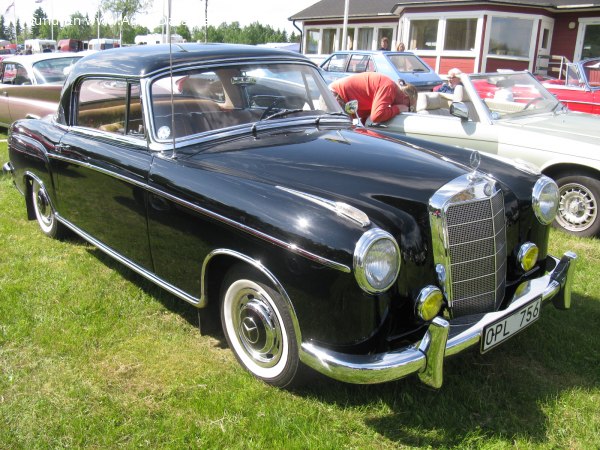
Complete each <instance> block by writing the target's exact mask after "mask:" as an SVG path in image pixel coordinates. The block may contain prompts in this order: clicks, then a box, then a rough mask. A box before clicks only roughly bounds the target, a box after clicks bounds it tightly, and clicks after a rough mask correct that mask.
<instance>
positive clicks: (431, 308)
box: [416, 286, 444, 322]
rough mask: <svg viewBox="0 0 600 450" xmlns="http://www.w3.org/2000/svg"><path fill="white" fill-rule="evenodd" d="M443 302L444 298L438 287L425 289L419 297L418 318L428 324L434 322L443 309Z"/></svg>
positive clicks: (417, 304) (417, 302) (417, 305)
mask: <svg viewBox="0 0 600 450" xmlns="http://www.w3.org/2000/svg"><path fill="white" fill-rule="evenodd" d="M443 302H444V296H443V295H442V291H440V290H439V289H438V288H437V287H435V286H427V287H424V288H423V289H422V290H421V292H419V295H418V296H417V301H416V309H417V316H419V317H420V318H421V319H423V320H425V321H427V322H428V321H430V320H433V318H434V317H435V316H437V315H438V314H439V312H440V309H442V303H443Z"/></svg>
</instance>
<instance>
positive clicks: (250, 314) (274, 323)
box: [232, 288, 283, 367]
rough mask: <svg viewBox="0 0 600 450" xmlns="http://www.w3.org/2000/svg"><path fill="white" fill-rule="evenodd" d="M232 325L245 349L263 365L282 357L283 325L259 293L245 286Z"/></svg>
mask: <svg viewBox="0 0 600 450" xmlns="http://www.w3.org/2000/svg"><path fill="white" fill-rule="evenodd" d="M233 306H234V311H233V317H232V319H233V325H234V328H235V330H236V332H237V337H238V340H239V342H240V343H241V345H242V347H243V350H244V352H245V353H246V354H247V355H248V356H249V357H250V358H252V360H253V361H254V362H255V363H256V364H258V365H259V366H261V367H273V366H275V365H276V364H277V363H278V362H279V360H280V359H281V355H282V351H283V346H282V334H281V326H280V324H279V320H278V318H277V315H276V314H275V311H273V309H272V307H271V305H270V304H269V302H268V301H267V300H266V299H265V298H263V297H262V295H261V294H260V293H259V292H256V291H255V290H253V289H249V288H248V289H243V290H240V291H239V292H238V295H237V296H236V299H235V303H234V305H233Z"/></svg>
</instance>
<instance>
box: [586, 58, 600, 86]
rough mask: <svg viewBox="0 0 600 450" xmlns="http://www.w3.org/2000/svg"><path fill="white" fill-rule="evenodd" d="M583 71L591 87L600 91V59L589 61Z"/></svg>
mask: <svg viewBox="0 0 600 450" xmlns="http://www.w3.org/2000/svg"><path fill="white" fill-rule="evenodd" d="M583 71H584V73H585V78H586V79H587V82H588V85H589V87H590V88H592V89H600V59H593V60H591V61H587V62H586V63H585V64H583Z"/></svg>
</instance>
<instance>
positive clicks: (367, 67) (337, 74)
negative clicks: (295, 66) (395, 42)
mask: <svg viewBox="0 0 600 450" xmlns="http://www.w3.org/2000/svg"><path fill="white" fill-rule="evenodd" d="M321 69H322V70H323V73H324V77H325V79H326V81H327V82H329V83H330V82H332V81H335V80H336V79H338V78H342V77H345V76H348V75H352V74H356V73H361V72H379V73H382V74H384V75H387V76H388V77H390V78H391V79H392V80H394V81H398V80H403V81H404V82H406V83H410V84H412V85H414V86H415V87H416V88H417V90H419V91H431V90H433V88H434V87H436V86H438V85H440V84H442V82H443V80H442V79H441V78H440V77H439V75H438V74H437V73H435V71H434V70H433V69H432V68H431V67H429V66H428V65H427V63H426V62H425V61H423V60H422V59H421V58H419V57H418V56H417V55H415V54H414V53H411V52H391V51H368V50H356V51H343V52H342V51H340V52H335V53H333V54H332V55H331V56H330V57H329V58H327V59H326V60H325V61H323V63H322V64H321Z"/></svg>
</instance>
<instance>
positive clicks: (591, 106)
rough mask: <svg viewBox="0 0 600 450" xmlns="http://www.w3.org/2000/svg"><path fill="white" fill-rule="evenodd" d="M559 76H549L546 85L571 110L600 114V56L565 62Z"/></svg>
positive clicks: (545, 80)
mask: <svg viewBox="0 0 600 450" xmlns="http://www.w3.org/2000/svg"><path fill="white" fill-rule="evenodd" d="M559 70H560V77H559V78H547V79H544V80H543V81H542V83H543V84H544V86H545V87H546V88H547V89H548V91H550V92H551V93H553V94H554V95H555V96H556V98H558V99H559V100H560V101H561V102H563V103H564V104H565V105H567V106H568V107H569V109H570V110H571V111H581V112H585V113H590V114H600V58H591V59H585V60H583V61H579V62H577V63H564V64H563V66H562V67H561V68H560V69H559Z"/></svg>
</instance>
